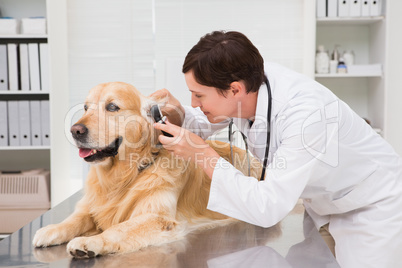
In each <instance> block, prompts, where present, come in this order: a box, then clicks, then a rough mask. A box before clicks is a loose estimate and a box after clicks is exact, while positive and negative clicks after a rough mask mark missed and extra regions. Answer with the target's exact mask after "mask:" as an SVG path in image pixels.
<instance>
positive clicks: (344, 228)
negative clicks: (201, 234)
mask: <svg viewBox="0 0 402 268" xmlns="http://www.w3.org/2000/svg"><path fill="white" fill-rule="evenodd" d="M265 68H266V69H265V71H266V73H267V76H268V79H269V83H270V85H271V91H272V116H271V141H270V154H269V166H268V167H267V172H266V177H265V178H266V179H265V181H261V182H258V181H257V180H256V179H255V178H252V177H247V176H244V175H243V174H242V173H240V172H239V171H237V170H236V169H235V168H234V167H233V166H232V165H230V164H229V163H228V162H227V161H225V160H224V159H223V158H221V159H219V161H218V163H217V165H216V167H215V169H214V173H213V176H212V183H211V190H210V197H209V203H208V209H210V210H213V211H217V212H219V213H222V214H225V215H228V216H231V217H233V218H237V219H240V220H243V221H246V222H249V223H252V224H256V225H260V226H265V227H269V226H272V225H274V224H276V223H277V222H278V221H280V220H281V219H282V218H284V217H285V216H286V215H287V214H288V213H289V212H290V211H291V210H292V208H293V207H294V206H295V204H296V202H297V200H298V199H299V198H302V199H303V200H304V204H305V207H306V210H307V212H308V213H309V215H310V216H311V217H312V219H313V221H314V223H315V225H316V227H317V228H319V227H321V226H322V225H324V224H326V223H328V222H329V223H330V227H329V230H330V232H331V234H332V236H333V237H334V239H335V242H336V249H335V250H336V255H337V260H338V262H339V263H340V265H341V266H342V267H394V264H395V263H397V262H396V261H397V259H395V258H397V257H398V256H401V255H400V254H401V253H402V160H401V158H400V157H399V156H398V155H397V154H396V153H395V151H394V150H393V149H392V147H391V146H390V145H389V144H388V143H387V142H386V141H385V140H384V139H383V138H381V137H380V136H379V135H378V134H376V133H375V132H374V131H373V130H372V128H371V127H370V126H369V125H368V124H367V123H366V122H365V121H364V120H363V119H362V118H360V117H359V116H358V115H357V114H356V113H355V112H353V111H352V110H351V109H350V108H349V107H348V106H347V104H345V103H344V102H343V101H341V100H339V99H338V98H337V97H336V96H335V95H334V94H333V93H332V92H331V91H330V90H329V89H327V88H325V87H324V86H322V85H320V84H319V83H317V82H315V81H314V80H312V79H310V78H308V77H305V76H303V75H301V74H298V73H296V72H293V71H291V70H289V69H286V68H285V67H282V66H280V65H278V64H273V63H268V64H266V66H265ZM267 109H268V94H267V88H266V86H265V85H263V86H261V88H260V90H259V93H258V101H257V108H256V117H255V121H254V123H253V125H252V127H251V128H250V126H249V124H248V121H247V120H246V119H240V118H235V119H234V123H235V124H236V126H237V127H238V128H239V129H240V130H241V131H242V132H243V133H244V134H245V135H246V136H247V137H248V144H249V147H250V151H251V152H252V153H253V154H254V156H256V157H257V158H259V159H262V158H263V157H264V152H265V142H266V134H267V120H266V117H267ZM185 111H186V115H185V122H184V125H183V126H184V127H186V128H187V129H190V130H191V131H193V132H195V133H197V134H199V135H200V136H201V137H203V138H207V137H208V136H210V135H212V134H213V133H214V132H215V131H216V130H217V129H221V128H223V127H225V126H226V125H227V124H228V122H222V123H219V124H210V123H209V122H208V121H207V119H206V117H205V116H204V115H203V113H202V112H201V111H200V110H199V109H193V108H191V107H185ZM400 241H401V242H400Z"/></svg>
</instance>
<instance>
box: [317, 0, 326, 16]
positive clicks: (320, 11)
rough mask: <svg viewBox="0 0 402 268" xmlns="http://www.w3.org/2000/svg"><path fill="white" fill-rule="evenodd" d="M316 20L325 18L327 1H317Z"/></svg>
mask: <svg viewBox="0 0 402 268" xmlns="http://www.w3.org/2000/svg"><path fill="white" fill-rule="evenodd" d="M316 10H317V18H324V17H326V16H327V0H317V8H316Z"/></svg>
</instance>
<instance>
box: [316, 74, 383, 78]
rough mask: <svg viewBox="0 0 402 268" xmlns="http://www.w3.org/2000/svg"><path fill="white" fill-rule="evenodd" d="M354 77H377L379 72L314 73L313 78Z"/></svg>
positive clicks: (379, 75)
mask: <svg viewBox="0 0 402 268" xmlns="http://www.w3.org/2000/svg"><path fill="white" fill-rule="evenodd" d="M354 77H362V78H365V77H379V78H381V77H382V75H381V74H315V78H354Z"/></svg>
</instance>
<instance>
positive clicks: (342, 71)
mask: <svg viewBox="0 0 402 268" xmlns="http://www.w3.org/2000/svg"><path fill="white" fill-rule="evenodd" d="M337 72H338V74H346V73H347V72H348V69H347V67H346V64H345V60H344V59H343V58H340V59H339V62H338V69H337Z"/></svg>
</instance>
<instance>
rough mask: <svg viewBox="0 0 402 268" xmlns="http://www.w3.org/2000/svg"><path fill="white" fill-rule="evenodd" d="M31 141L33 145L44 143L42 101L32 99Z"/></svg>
mask: <svg viewBox="0 0 402 268" xmlns="http://www.w3.org/2000/svg"><path fill="white" fill-rule="evenodd" d="M30 114H31V143H32V146H41V145H42V126H41V116H40V101H38V100H33V101H30Z"/></svg>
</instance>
